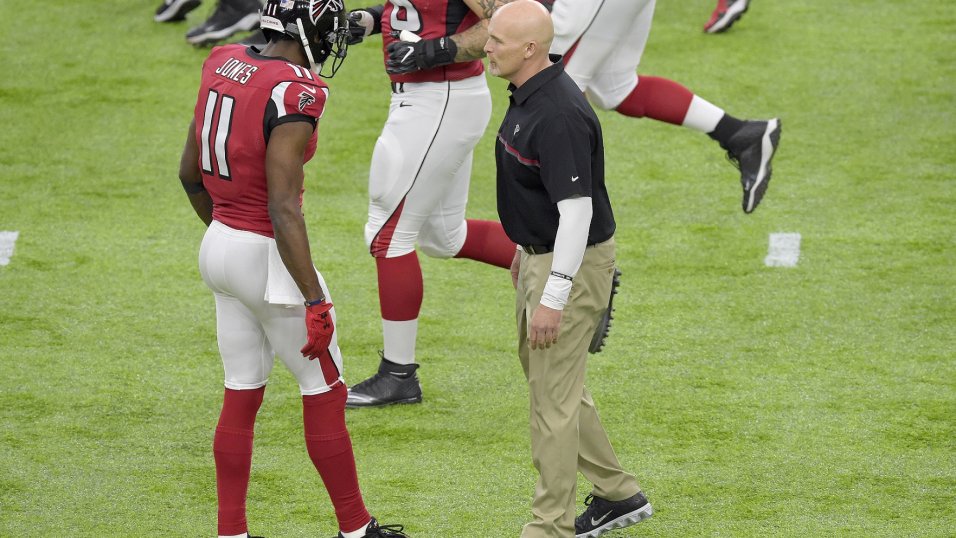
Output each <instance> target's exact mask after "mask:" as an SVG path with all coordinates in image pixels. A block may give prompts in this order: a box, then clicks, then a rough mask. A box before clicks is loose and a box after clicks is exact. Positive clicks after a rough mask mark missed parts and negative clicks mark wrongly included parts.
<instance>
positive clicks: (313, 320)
mask: <svg viewBox="0 0 956 538" xmlns="http://www.w3.org/2000/svg"><path fill="white" fill-rule="evenodd" d="M331 310H332V303H330V302H328V301H322V302H321V303H318V304H314V305H312V306H307V307H305V330H306V332H307V333H308V342H306V343H305V346H303V347H302V349H301V350H300V351H301V352H302V356H303V357H307V358H308V359H309V360H313V359H317V358H319V357H321V356H322V355H323V354H324V353H325V352H326V351H327V350H328V349H329V344H331V343H332V333H333V332H335V325H334V324H333V323H332V312H331Z"/></svg>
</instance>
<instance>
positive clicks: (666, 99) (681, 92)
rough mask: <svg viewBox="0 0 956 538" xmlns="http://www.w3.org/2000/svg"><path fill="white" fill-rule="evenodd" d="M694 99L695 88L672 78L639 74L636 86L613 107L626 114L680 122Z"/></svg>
mask: <svg viewBox="0 0 956 538" xmlns="http://www.w3.org/2000/svg"><path fill="white" fill-rule="evenodd" d="M693 99H694V92H692V91H690V90H688V89H687V88H685V87H684V86H681V85H680V84H678V83H677V82H674V81H673V80H668V79H666V78H660V77H647V76H643V75H641V76H640V77H639V78H638V82H637V87H636V88H634V91H632V92H631V93H630V94H628V96H627V97H625V98H624V101H622V102H621V104H619V105H618V106H617V109H616V110H617V111H618V112H620V113H621V114H624V115H625V116H631V117H634V118H644V117H647V118H651V119H654V120H658V121H665V122H667V123H673V124H674V125H681V124H683V123H684V117H686V116H687V111H688V110H689V109H690V102H691V101H692V100H693Z"/></svg>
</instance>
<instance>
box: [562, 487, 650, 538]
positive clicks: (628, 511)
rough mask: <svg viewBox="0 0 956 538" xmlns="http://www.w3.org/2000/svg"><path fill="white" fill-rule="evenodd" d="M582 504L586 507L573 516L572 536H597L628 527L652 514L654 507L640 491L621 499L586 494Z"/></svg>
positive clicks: (591, 537)
mask: <svg viewBox="0 0 956 538" xmlns="http://www.w3.org/2000/svg"><path fill="white" fill-rule="evenodd" d="M584 505H585V506H587V509H585V510H584V512H583V513H582V514H581V515H580V516H578V517H576V518H574V538H597V537H598V536H601V535H602V534H604V533H606V532H608V531H611V530H612V529H623V528H624V527H630V526H631V525H636V524H638V523H640V522H641V521H644V520H645V519H648V518H649V517H651V516H652V515H654V508H652V507H651V503H649V502H647V497H645V496H644V494H643V493H641V492H637V494H635V495H634V496H633V497H629V498H627V499H624V500H623V501H609V500H607V499H602V498H600V497H596V496H594V495H588V496H587V498H586V499H584Z"/></svg>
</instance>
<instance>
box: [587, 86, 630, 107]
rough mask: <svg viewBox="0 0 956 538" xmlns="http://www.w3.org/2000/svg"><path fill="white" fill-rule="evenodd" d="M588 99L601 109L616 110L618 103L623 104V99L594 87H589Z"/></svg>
mask: <svg viewBox="0 0 956 538" xmlns="http://www.w3.org/2000/svg"><path fill="white" fill-rule="evenodd" d="M587 95H588V100H590V101H591V104H592V105H594V106H596V107H598V108H600V109H601V110H614V109H615V108H617V105H619V104H621V101H623V99H616V98H612V97H611V96H609V95H608V94H606V93H604V92H601V91H597V90H594V89H589V90H588V91H587Z"/></svg>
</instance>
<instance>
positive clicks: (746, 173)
mask: <svg viewBox="0 0 956 538" xmlns="http://www.w3.org/2000/svg"><path fill="white" fill-rule="evenodd" d="M781 127H782V124H781V123H780V120H779V119H777V118H774V119H772V120H769V121H748V122H746V123H745V124H744V126H743V127H741V128H740V130H739V131H737V132H736V133H734V135H733V136H732V137H730V140H729V141H728V142H727V145H726V148H725V149H727V158H728V159H730V162H732V163H734V166H736V167H737V168H738V169H739V170H740V184H741V185H742V186H743V188H744V199H743V203H742V204H741V205H742V207H743V210H744V213H752V212H753V210H754V209H757V205H759V204H760V200H762V199H763V195H764V193H765V192H767V185H768V184H769V183H770V174H771V173H772V170H771V168H770V160H771V159H773V156H774V154H775V153H776V152H777V145H778V144H780V129H781Z"/></svg>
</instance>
